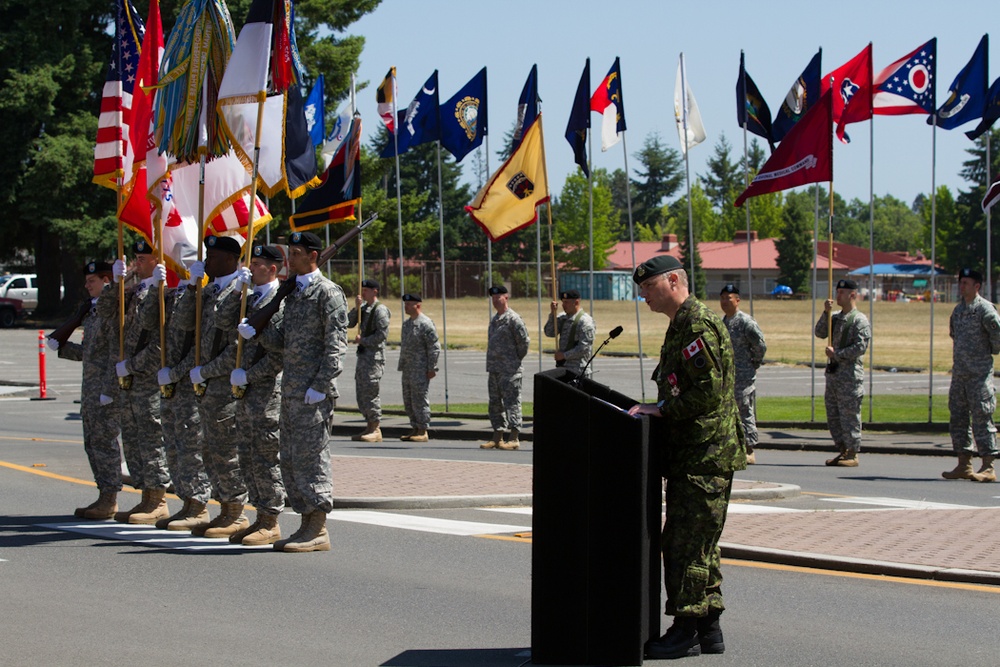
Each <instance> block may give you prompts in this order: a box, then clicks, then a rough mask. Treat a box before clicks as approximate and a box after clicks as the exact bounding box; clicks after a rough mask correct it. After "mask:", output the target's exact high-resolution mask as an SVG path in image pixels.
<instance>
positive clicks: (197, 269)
mask: <svg viewBox="0 0 1000 667" xmlns="http://www.w3.org/2000/svg"><path fill="white" fill-rule="evenodd" d="M188 273H189V274H191V284H192V285H196V284H198V283H200V282H201V279H202V278H204V277H205V262H195V263H194V264H192V265H191V268H189V269H188Z"/></svg>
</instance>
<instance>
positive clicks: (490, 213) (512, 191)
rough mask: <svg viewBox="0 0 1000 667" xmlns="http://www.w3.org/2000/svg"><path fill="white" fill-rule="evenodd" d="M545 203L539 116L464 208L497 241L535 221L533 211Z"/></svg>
mask: <svg viewBox="0 0 1000 667" xmlns="http://www.w3.org/2000/svg"><path fill="white" fill-rule="evenodd" d="M548 200H549V185H548V178H547V176H546V173H545V151H544V149H543V147H542V115H541V114H538V117H537V118H536V119H535V122H533V123H532V124H531V126H530V127H529V128H528V130H527V132H525V134H524V139H522V140H521V145H520V146H518V147H517V150H515V151H514V154H513V155H511V156H510V158H509V159H508V160H507V161H506V162H504V163H503V164H502V165H501V166H500V168H499V169H497V171H496V172H495V173H494V174H493V175H492V176H491V177H490V180H489V181H487V182H486V185H485V186H484V187H483V189H482V190H480V191H479V193H478V194H476V198H475V199H473V200H472V204H470V205H469V206H466V207H465V210H466V211H468V212H469V215H471V216H472V219H473V220H475V221H476V224H478V225H479V226H480V227H482V228H483V231H485V232H486V234H487V235H489V237H490V238H491V239H492V240H494V241H498V240H499V239H502V238H503V237H505V236H507V235H508V234H512V233H513V232H516V231H517V230H519V229H521V228H522V227H527V226H528V225H530V224H532V223H533V222H535V221H536V220H537V219H538V213H537V211H536V210H535V207H536V206H538V205H539V204H544V203H545V202H547V201H548Z"/></svg>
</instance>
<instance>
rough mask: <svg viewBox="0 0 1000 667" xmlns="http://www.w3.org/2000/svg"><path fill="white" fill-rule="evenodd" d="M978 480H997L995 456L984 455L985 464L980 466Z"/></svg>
mask: <svg viewBox="0 0 1000 667" xmlns="http://www.w3.org/2000/svg"><path fill="white" fill-rule="evenodd" d="M976 481H977V482H995V481H997V473H996V470H994V469H993V457H992V456H984V457H983V465H982V467H981V468H979V472H977V473H976Z"/></svg>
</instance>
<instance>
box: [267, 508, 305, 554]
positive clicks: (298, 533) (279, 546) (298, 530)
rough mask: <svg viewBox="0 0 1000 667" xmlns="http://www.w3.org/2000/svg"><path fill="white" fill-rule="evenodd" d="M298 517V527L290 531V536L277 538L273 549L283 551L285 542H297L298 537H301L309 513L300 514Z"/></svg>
mask: <svg viewBox="0 0 1000 667" xmlns="http://www.w3.org/2000/svg"><path fill="white" fill-rule="evenodd" d="M299 518H300V519H301V522H300V523H299V527H298V528H296V529H295V532H294V533H292V535H291V536H290V537H286V538H284V539H281V540H277V541H276V542H275V543H274V550H275V551H284V550H285V545H286V544H291V543H292V542H298V541H299V538H300V537H302V533H304V532H305V530H306V528H307V527H308V525H309V515H308V514H302V515H300V516H299Z"/></svg>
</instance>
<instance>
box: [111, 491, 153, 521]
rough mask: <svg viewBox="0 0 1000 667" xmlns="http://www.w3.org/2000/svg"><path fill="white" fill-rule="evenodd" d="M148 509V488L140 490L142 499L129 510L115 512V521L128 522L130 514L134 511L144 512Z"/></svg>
mask: <svg viewBox="0 0 1000 667" xmlns="http://www.w3.org/2000/svg"><path fill="white" fill-rule="evenodd" d="M148 509H149V489H143V490H142V500H140V501H139V503H138V504H137V505H136V506H135V507H133V508H132V509H130V510H125V511H124V512H116V513H115V521H117V522H118V523H128V519H129V517H130V516H132V515H133V514H135V513H136V512H145V511H147V510H148Z"/></svg>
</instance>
